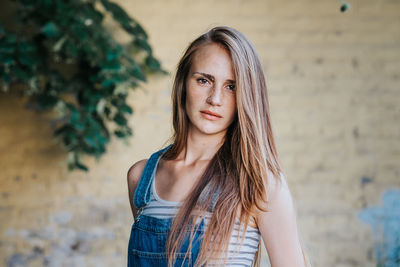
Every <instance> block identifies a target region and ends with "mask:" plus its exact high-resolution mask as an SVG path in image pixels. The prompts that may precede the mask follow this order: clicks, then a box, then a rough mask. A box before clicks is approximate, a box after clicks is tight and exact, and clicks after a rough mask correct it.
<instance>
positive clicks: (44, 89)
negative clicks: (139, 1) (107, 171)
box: [0, 0, 167, 171]
mask: <svg viewBox="0 0 400 267" xmlns="http://www.w3.org/2000/svg"><path fill="white" fill-rule="evenodd" d="M15 2H17V3H18V8H17V12H16V17H17V18H18V22H17V24H18V25H19V29H20V30H18V31H17V32H12V31H10V30H7V29H5V27H4V26H1V25H0V86H1V90H2V91H3V92H9V91H10V90H11V89H10V88H12V86H11V85H12V84H13V83H22V84H24V85H25V86H24V90H23V94H24V95H25V96H28V99H29V101H28V103H29V106H30V107H31V108H33V109H35V110H39V111H53V112H55V113H56V115H55V118H54V120H53V121H52V124H53V125H54V128H55V129H54V137H55V138H56V140H57V141H58V142H61V143H62V144H63V147H64V148H65V149H66V151H68V154H69V155H68V168H69V169H70V170H73V169H76V168H78V169H81V170H85V171H87V170H88V168H87V166H85V165H84V164H83V163H82V156H83V155H84V154H87V155H90V156H94V157H96V158H97V159H99V157H100V156H101V155H102V154H104V153H105V151H106V144H107V143H108V142H109V140H110V137H111V135H112V134H114V135H115V136H116V137H118V138H121V139H125V138H127V137H129V136H131V135H132V130H131V128H130V126H129V125H128V124H127V117H128V116H129V115H131V114H132V113H133V110H132V108H131V107H130V106H129V105H128V104H127V102H126V99H127V96H128V94H129V91H130V90H131V89H132V88H136V87H137V86H138V85H140V83H143V82H146V81H147V78H146V75H147V74H148V73H152V72H156V73H157V72H158V73H164V74H165V73H167V72H166V71H165V70H163V69H162V67H161V64H160V62H159V61H158V60H157V59H156V58H155V57H154V55H153V51H152V48H151V46H150V45H149V43H148V35H147V33H146V32H145V30H144V29H143V28H142V26H141V25H140V24H139V23H138V22H137V21H136V20H134V19H133V18H131V17H130V16H129V15H128V14H127V13H126V12H125V11H124V10H123V9H122V8H121V7H120V6H119V5H117V4H115V3H113V2H110V1H108V0H91V1H89V0H86V1H84V0H71V1H51V0H36V1H35V0H15ZM107 13H108V14H110V15H111V16H112V18H113V20H114V21H115V22H116V23H117V25H118V26H119V27H121V28H122V29H124V30H125V32H126V33H127V34H128V35H129V37H130V41H129V43H128V44H127V45H121V44H119V43H118V42H117V41H116V40H115V39H114V38H113V36H112V34H111V33H109V32H108V31H107V30H106V29H105V27H104V25H103V24H104V18H105V15H106V14H107ZM111 128H114V129H113V130H111Z"/></svg>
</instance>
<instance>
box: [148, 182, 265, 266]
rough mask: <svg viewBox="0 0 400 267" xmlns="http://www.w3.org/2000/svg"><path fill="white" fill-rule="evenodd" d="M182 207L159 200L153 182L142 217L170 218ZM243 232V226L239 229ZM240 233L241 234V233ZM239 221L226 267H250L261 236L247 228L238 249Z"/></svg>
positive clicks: (233, 233) (254, 229) (249, 227)
mask: <svg viewBox="0 0 400 267" xmlns="http://www.w3.org/2000/svg"><path fill="white" fill-rule="evenodd" d="M181 205H182V203H181V202H174V201H166V200H163V199H161V198H160V197H159V196H158V194H157V192H156V189H155V183H154V180H153V182H152V185H151V198H150V202H149V203H148V204H147V205H146V206H145V207H144V208H143V211H142V215H147V216H152V217H156V218H159V219H167V218H172V217H174V216H175V215H176V213H177V212H178V209H179V207H180V206H181ZM210 219H211V213H208V214H207V215H206V217H205V224H206V225H207V223H208V222H209V220H210ZM241 230H242V231H243V225H242V227H241ZM242 231H241V233H242ZM238 235H239V220H238V219H237V221H236V223H235V226H234V229H233V231H232V236H231V239H230V242H229V248H228V258H227V261H226V266H246V267H249V266H252V264H253V261H254V256H255V253H256V252H257V249H258V244H259V242H260V238H261V234H260V232H259V230H258V228H254V227H251V226H248V227H247V231H246V234H245V237H244V241H243V244H242V246H241V247H240V241H241V237H242V234H241V235H240V236H239V239H238ZM217 262H219V263H216V264H215V266H220V265H221V262H220V261H217Z"/></svg>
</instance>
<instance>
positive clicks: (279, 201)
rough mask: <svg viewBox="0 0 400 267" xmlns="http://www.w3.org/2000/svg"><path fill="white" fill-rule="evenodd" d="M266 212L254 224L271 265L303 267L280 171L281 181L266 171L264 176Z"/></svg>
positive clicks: (291, 206) (293, 213)
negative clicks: (266, 187) (267, 175)
mask: <svg viewBox="0 0 400 267" xmlns="http://www.w3.org/2000/svg"><path fill="white" fill-rule="evenodd" d="M267 200H268V203H267V204H266V205H265V207H266V208H267V210H268V211H267V212H263V211H261V212H259V214H258V215H257V217H256V219H257V225H258V228H259V230H260V233H261V236H262V239H263V240H264V244H265V248H266V249H267V252H268V256H269V260H270V263H271V266H272V267H304V266H306V264H305V260H304V256H303V250H302V246H301V244H300V240H299V235H298V232H297V222H296V211H295V207H294V204H293V199H292V196H291V193H290V190H289V187H288V184H287V182H286V179H285V176H284V175H283V174H281V183H277V181H276V179H275V178H274V177H273V175H272V173H270V175H269V177H268V191H267Z"/></svg>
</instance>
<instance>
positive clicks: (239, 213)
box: [163, 26, 281, 266]
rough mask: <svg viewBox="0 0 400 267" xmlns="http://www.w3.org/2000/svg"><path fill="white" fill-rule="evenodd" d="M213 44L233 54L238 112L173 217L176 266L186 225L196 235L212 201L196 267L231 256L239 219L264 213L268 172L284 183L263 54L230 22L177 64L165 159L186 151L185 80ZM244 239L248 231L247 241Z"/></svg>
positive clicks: (190, 48)
mask: <svg viewBox="0 0 400 267" xmlns="http://www.w3.org/2000/svg"><path fill="white" fill-rule="evenodd" d="M210 43H217V44H220V45H222V47H224V48H225V49H226V50H227V51H228V52H229V54H230V56H231V60H232V65H233V69H234V74H235V80H236V103H237V104H236V105H237V114H236V118H235V120H234V121H233V122H232V124H231V125H230V126H229V128H228V131H227V134H226V137H225V139H224V142H223V144H222V146H221V147H220V149H219V150H218V151H217V152H216V154H215V155H214V157H213V158H212V159H211V161H210V163H209V165H208V166H207V168H206V170H205V172H204V173H203V175H202V177H201V178H200V179H199V182H198V183H197V184H196V185H195V186H194V189H193V191H192V192H191V193H190V194H189V195H188V197H187V199H186V200H185V201H184V203H183V205H182V206H181V208H180V209H179V211H178V213H177V215H176V216H175V218H174V220H173V223H172V226H171V231H170V235H169V238H168V242H167V253H168V255H169V262H168V264H169V266H172V265H173V263H174V259H175V255H176V253H177V252H178V250H179V248H180V246H181V244H182V241H183V239H184V236H185V231H184V230H182V229H186V227H189V225H192V226H191V231H192V233H193V232H194V231H195V224H194V223H191V222H196V221H197V219H198V218H201V216H203V215H204V214H205V212H206V211H208V210H209V207H210V205H211V206H212V205H213V204H214V205H213V209H212V216H211V219H210V221H209V223H208V225H207V228H206V231H205V233H204V238H203V240H202V244H201V248H200V253H199V256H198V258H197V261H196V266H197V265H199V266H200V265H204V264H206V263H208V262H209V261H210V260H211V259H215V258H219V257H220V256H221V254H222V253H224V255H225V260H226V257H227V250H228V249H227V248H228V245H229V241H230V236H231V233H232V230H233V227H234V224H235V220H236V219H237V218H239V221H240V222H241V223H242V224H243V225H244V231H245V230H246V228H247V226H248V224H249V222H250V219H251V218H254V217H255V215H256V213H257V211H260V210H263V211H265V209H263V208H262V207H263V203H266V202H267V199H266V189H267V187H268V183H267V181H268V179H267V177H268V175H272V176H274V179H277V181H280V180H279V177H280V173H281V167H280V163H279V159H278V153H277V150H276V147H275V141H274V135H273V131H272V127H271V118H270V112H269V104H268V94H267V86H266V81H265V76H264V72H263V69H262V66H261V62H260V60H259V56H258V55H257V53H256V51H255V49H254V47H253V45H252V44H251V43H250V42H249V40H248V39H247V38H246V37H245V36H244V35H243V34H242V33H240V32H239V31H237V30H235V29H233V28H230V27H225V26H224V27H215V28H212V29H211V30H209V31H207V32H206V33H204V34H202V35H201V36H199V37H198V38H197V39H195V40H194V41H193V42H192V43H191V44H190V45H189V46H188V48H187V49H186V51H185V53H184V55H183V57H182V58H181V60H180V62H179V64H178V67H177V71H176V75H175V80H174V84H173V91H172V102H173V103H172V104H173V127H174V135H173V137H172V146H171V148H170V149H169V150H168V151H167V152H166V153H165V154H164V155H163V158H164V159H166V160H171V159H176V158H177V156H178V155H179V153H180V152H181V151H183V150H184V149H185V146H186V142H187V138H188V129H189V123H190V122H189V119H188V117H187V115H186V110H185V101H186V88H185V83H186V79H187V76H188V73H189V71H190V67H191V65H192V63H193V58H194V55H195V53H196V51H198V50H199V49H201V48H202V47H204V46H205V45H207V44H210ZM204 196H206V197H204ZM207 196H208V197H207ZM211 196H215V197H216V198H215V199H213V198H212V197H211ZM213 200H214V201H215V202H212V201H213ZM195 211H196V212H195ZM198 211H200V212H198ZM243 238H244V234H243V236H242V242H243ZM259 247H260V246H259ZM189 251H190V246H189ZM257 254H258V256H256V260H255V265H259V260H260V258H259V251H258V252H257Z"/></svg>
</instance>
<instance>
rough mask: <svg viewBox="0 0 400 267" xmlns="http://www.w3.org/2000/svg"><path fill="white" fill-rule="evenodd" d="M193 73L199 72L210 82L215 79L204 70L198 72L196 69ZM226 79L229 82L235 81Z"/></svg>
mask: <svg viewBox="0 0 400 267" xmlns="http://www.w3.org/2000/svg"><path fill="white" fill-rule="evenodd" d="M195 73H197V74H200V75H203V76H204V77H206V78H208V79H210V80H211V81H212V82H214V81H215V78H214V76H213V75H211V74H208V73H204V72H198V71H195V72H193V74H195ZM227 81H228V82H230V83H235V80H231V79H228V80H227Z"/></svg>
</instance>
